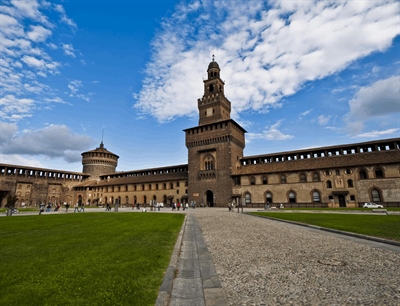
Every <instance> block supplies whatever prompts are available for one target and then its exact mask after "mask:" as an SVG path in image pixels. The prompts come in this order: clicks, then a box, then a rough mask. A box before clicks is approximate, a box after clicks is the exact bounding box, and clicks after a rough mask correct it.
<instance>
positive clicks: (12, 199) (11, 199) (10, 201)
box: [5, 195, 18, 216]
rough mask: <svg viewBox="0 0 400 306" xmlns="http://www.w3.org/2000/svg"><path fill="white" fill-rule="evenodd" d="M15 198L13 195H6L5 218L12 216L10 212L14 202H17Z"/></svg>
mask: <svg viewBox="0 0 400 306" xmlns="http://www.w3.org/2000/svg"><path fill="white" fill-rule="evenodd" d="M17 199H18V198H17V196H15V195H13V196H12V195H8V196H7V203H6V205H5V206H6V207H7V208H8V209H7V216H11V215H12V211H13V209H14V206H15V202H17Z"/></svg>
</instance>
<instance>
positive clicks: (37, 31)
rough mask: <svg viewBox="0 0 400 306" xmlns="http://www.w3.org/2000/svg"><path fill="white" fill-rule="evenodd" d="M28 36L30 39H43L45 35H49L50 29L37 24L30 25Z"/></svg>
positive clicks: (37, 40)
mask: <svg viewBox="0 0 400 306" xmlns="http://www.w3.org/2000/svg"><path fill="white" fill-rule="evenodd" d="M27 35H28V37H29V39H30V40H33V41H35V42H39V41H40V42H41V41H45V40H46V39H47V37H49V36H50V35H51V31H50V30H48V29H46V28H44V27H42V26H40V25H38V26H31V31H30V32H28V34H27Z"/></svg>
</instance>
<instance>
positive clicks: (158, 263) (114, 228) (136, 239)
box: [0, 213, 184, 305]
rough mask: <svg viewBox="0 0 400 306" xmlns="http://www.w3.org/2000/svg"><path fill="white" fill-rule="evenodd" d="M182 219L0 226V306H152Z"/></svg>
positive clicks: (29, 219) (85, 219)
mask: <svg viewBox="0 0 400 306" xmlns="http://www.w3.org/2000/svg"><path fill="white" fill-rule="evenodd" d="M183 220H184V215H181V214H144V213H90V214H89V213H87V214H85V213H82V214H64V215H41V216H39V215H37V216H21V217H2V218H1V219H0V260H1V268H0V288H1V294H0V305H154V303H155V301H156V299H157V295H158V290H159V287H160V285H161V283H162V280H163V276H164V272H165V271H166V269H167V267H168V264H169V261H170V257H171V254H172V251H173V248H174V244H175V242H176V239H177V236H178V234H179V231H180V229H181V226H182V223H183Z"/></svg>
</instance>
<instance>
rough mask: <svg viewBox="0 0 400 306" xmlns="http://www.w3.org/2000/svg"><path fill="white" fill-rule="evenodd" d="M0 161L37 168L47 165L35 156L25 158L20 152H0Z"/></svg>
mask: <svg viewBox="0 0 400 306" xmlns="http://www.w3.org/2000/svg"><path fill="white" fill-rule="evenodd" d="M0 161H1V163H3V164H11V165H19V166H29V167H37V168H45V166H44V165H43V164H42V163H41V162H40V161H38V160H36V159H34V158H25V157H23V156H21V155H18V154H7V155H6V154H2V153H0Z"/></svg>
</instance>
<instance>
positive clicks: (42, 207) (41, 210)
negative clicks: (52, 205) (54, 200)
mask: <svg viewBox="0 0 400 306" xmlns="http://www.w3.org/2000/svg"><path fill="white" fill-rule="evenodd" d="M42 212H44V203H40V208H39V215H41V214H42Z"/></svg>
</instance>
